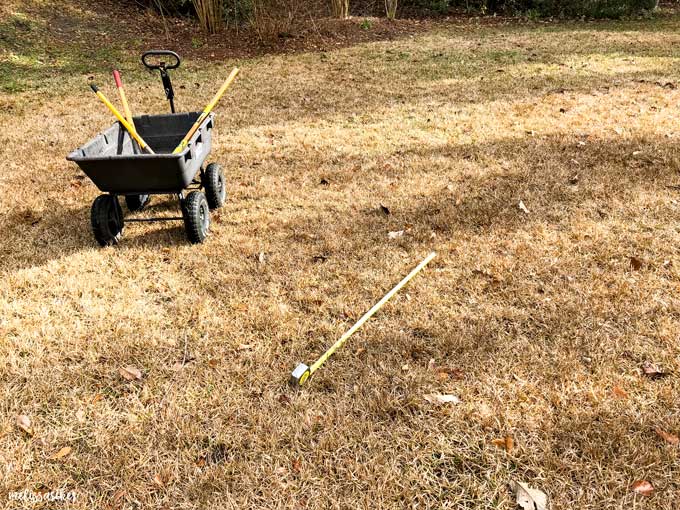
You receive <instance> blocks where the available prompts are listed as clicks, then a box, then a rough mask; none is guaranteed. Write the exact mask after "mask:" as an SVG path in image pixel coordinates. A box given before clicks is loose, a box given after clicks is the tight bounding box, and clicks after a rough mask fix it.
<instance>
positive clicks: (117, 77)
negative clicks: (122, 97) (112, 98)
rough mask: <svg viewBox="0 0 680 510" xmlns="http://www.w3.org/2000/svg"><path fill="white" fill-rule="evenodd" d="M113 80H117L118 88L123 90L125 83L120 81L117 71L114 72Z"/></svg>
mask: <svg viewBox="0 0 680 510" xmlns="http://www.w3.org/2000/svg"><path fill="white" fill-rule="evenodd" d="M113 79H114V80H116V87H118V88H121V87H122V86H123V82H122V81H120V73H119V72H118V70H117V69H114V70H113Z"/></svg>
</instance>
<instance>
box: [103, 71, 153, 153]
mask: <svg viewBox="0 0 680 510" xmlns="http://www.w3.org/2000/svg"><path fill="white" fill-rule="evenodd" d="M90 87H91V88H92V90H93V91H94V93H95V94H97V97H98V98H99V99H101V101H102V103H104V104H105V105H106V106H107V107H108V109H109V110H111V113H113V115H114V116H115V117H116V118H117V119H118V122H120V123H121V124H122V125H123V127H124V128H125V129H127V132H128V133H130V136H131V137H132V138H133V139H134V140H135V141H136V142H137V143H138V144H139V146H140V147H141V148H142V150H145V151H147V152H148V153H149V154H154V151H152V150H151V147H149V146H148V145H147V143H146V142H145V141H144V140H143V139H142V137H141V136H139V135H138V134H137V131H136V130H135V128H134V127H133V126H131V125H130V123H129V122H128V121H127V120H125V118H124V117H123V116H122V115H121V114H120V112H119V111H118V110H116V107H115V106H113V105H112V104H111V101H109V100H108V99H106V96H105V95H104V94H102V93H101V91H100V90H99V88H97V86H96V85H95V84H94V83H91V84H90Z"/></svg>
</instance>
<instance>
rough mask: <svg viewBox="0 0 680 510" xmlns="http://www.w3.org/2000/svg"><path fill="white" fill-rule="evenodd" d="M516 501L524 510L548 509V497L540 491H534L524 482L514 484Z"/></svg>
mask: <svg viewBox="0 0 680 510" xmlns="http://www.w3.org/2000/svg"><path fill="white" fill-rule="evenodd" d="M511 487H512V489H513V490H514V491H515V501H516V503H517V505H518V506H519V507H520V508H522V510H545V509H546V508H547V507H548V496H547V495H546V494H545V492H543V491H541V490H539V489H533V488H531V487H529V486H528V485H527V484H525V483H522V482H512V483H511Z"/></svg>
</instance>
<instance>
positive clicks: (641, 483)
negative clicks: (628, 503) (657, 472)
mask: <svg viewBox="0 0 680 510" xmlns="http://www.w3.org/2000/svg"><path fill="white" fill-rule="evenodd" d="M631 488H632V489H633V492H637V493H638V494H642V495H643V496H650V495H651V494H652V492H654V486H653V485H652V484H651V482H648V481H647V480H637V481H635V482H633V485H632V486H631Z"/></svg>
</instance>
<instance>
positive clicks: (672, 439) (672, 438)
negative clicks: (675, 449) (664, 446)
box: [654, 427, 680, 446]
mask: <svg viewBox="0 0 680 510" xmlns="http://www.w3.org/2000/svg"><path fill="white" fill-rule="evenodd" d="M654 432H656V433H657V435H658V436H659V437H660V438H661V439H663V440H664V441H666V442H667V443H669V444H672V445H673V446H677V445H678V444H680V438H679V437H678V436H676V435H675V434H671V433H670V432H666V431H665V430H663V429H662V428H660V427H657V428H655V429H654Z"/></svg>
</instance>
